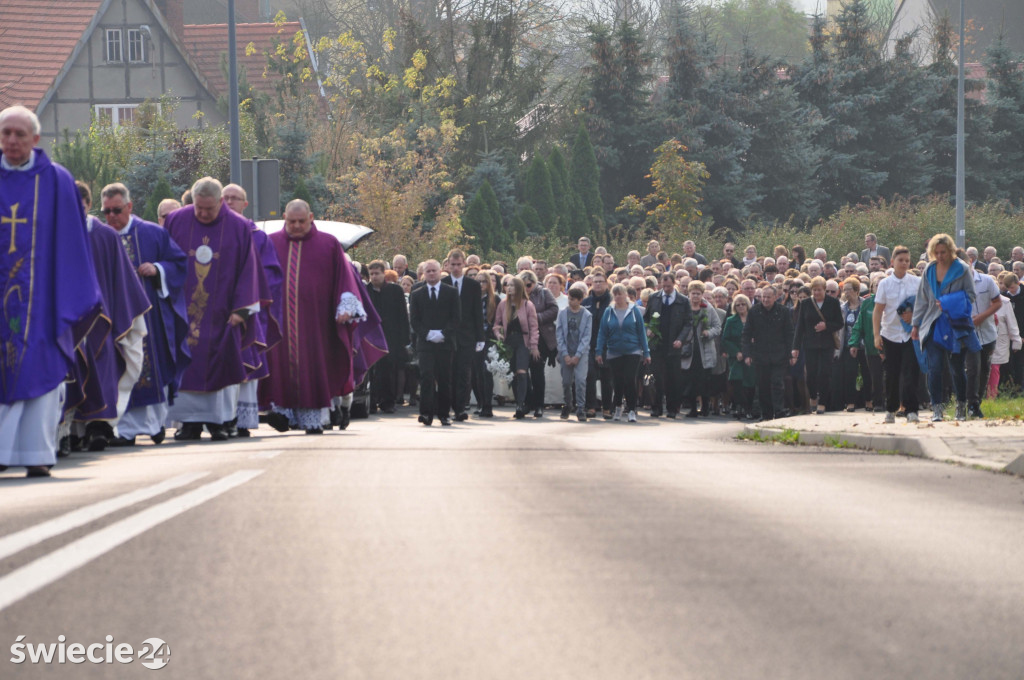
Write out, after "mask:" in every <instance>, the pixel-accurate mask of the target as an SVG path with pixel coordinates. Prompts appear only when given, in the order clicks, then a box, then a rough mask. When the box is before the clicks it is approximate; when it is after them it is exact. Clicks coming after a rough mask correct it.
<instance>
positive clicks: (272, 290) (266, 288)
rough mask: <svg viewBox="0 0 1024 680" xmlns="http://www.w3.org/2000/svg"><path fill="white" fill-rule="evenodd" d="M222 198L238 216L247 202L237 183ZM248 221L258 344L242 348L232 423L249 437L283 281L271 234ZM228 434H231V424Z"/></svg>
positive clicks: (277, 333) (277, 331)
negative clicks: (242, 370) (256, 278)
mask: <svg viewBox="0 0 1024 680" xmlns="http://www.w3.org/2000/svg"><path fill="white" fill-rule="evenodd" d="M222 197H223V199H224V203H225V204H226V205H227V206H228V207H229V208H231V209H232V210H234V211H235V212H236V213H238V214H239V215H242V211H243V210H245V208H246V206H248V205H249V197H248V195H247V194H246V193H245V189H243V188H242V187H240V186H238V185H237V184H227V185H225V186H224V191H223V192H222ZM247 221H248V223H249V227H250V228H251V229H252V245H253V248H254V249H255V251H256V257H257V259H259V261H260V265H261V266H260V269H259V275H260V282H259V285H260V312H259V314H257V315H256V316H253V317H250V321H251V322H252V323H253V324H254V325H255V332H256V339H257V343H260V344H257V343H253V344H252V345H250V346H249V347H247V348H246V350H245V357H246V358H245V365H246V368H247V370H248V374H247V375H246V378H245V381H244V382H243V383H242V385H241V386H240V387H239V390H238V418H237V422H235V423H234V434H235V435H236V436H239V437H249V436H251V431H252V430H255V429H256V428H257V427H259V425H260V413H259V396H258V392H257V388H258V385H259V381H260V380H261V379H263V378H266V377H267V376H268V375H270V367H269V365H268V364H267V361H266V352H265V349H270V348H271V347H273V346H274V345H276V344H277V343H279V342H281V326H280V323H279V321H278V320H279V319H280V318H281V285H282V284H283V282H284V273H283V272H282V271H281V265H280V263H279V262H278V261H277V251H276V250H275V249H274V246H273V245H272V244H271V243H270V237H269V236H268V235H267V234H266V232H264V231H262V230H261V229H260V228H259V227H257V226H256V223H255V222H253V221H252V220H248V219H247ZM264 348H265V349H264ZM228 434H229V435H231V434H232V431H231V427H230V426H229V428H228Z"/></svg>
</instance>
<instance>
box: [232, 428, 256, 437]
mask: <svg viewBox="0 0 1024 680" xmlns="http://www.w3.org/2000/svg"><path fill="white" fill-rule="evenodd" d="M235 436H236V437H239V438H240V439H246V438H247V437H251V436H252V432H249V428H247V427H240V428H238V434H236V435H235Z"/></svg>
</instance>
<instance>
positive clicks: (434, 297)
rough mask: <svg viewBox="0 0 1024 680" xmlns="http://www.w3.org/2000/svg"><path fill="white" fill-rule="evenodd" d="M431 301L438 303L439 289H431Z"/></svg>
mask: <svg viewBox="0 0 1024 680" xmlns="http://www.w3.org/2000/svg"><path fill="white" fill-rule="evenodd" d="M430 301H431V302H437V288H434V287H433V286H431V287H430Z"/></svg>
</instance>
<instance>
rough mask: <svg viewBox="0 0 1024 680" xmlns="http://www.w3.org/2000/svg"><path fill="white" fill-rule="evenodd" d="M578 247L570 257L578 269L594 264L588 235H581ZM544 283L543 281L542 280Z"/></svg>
mask: <svg viewBox="0 0 1024 680" xmlns="http://www.w3.org/2000/svg"><path fill="white" fill-rule="evenodd" d="M576 247H577V248H578V249H579V252H578V253H573V254H572V257H570V258H569V262H571V263H572V264H573V265H575V267H576V268H577V269H583V268H584V267H589V266H590V265H592V264H594V254H593V253H592V252H590V239H589V238H587V237H586V236H580V240H579V241H577V243H576ZM542 283H543V282H542Z"/></svg>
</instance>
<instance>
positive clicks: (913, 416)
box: [907, 411, 918, 423]
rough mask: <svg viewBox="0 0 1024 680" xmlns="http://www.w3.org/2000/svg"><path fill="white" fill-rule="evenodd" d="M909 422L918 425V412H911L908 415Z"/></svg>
mask: <svg viewBox="0 0 1024 680" xmlns="http://www.w3.org/2000/svg"><path fill="white" fill-rule="evenodd" d="M907 422H908V423H916V422H918V418H917V411H911V412H910V413H908V414H907Z"/></svg>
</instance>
